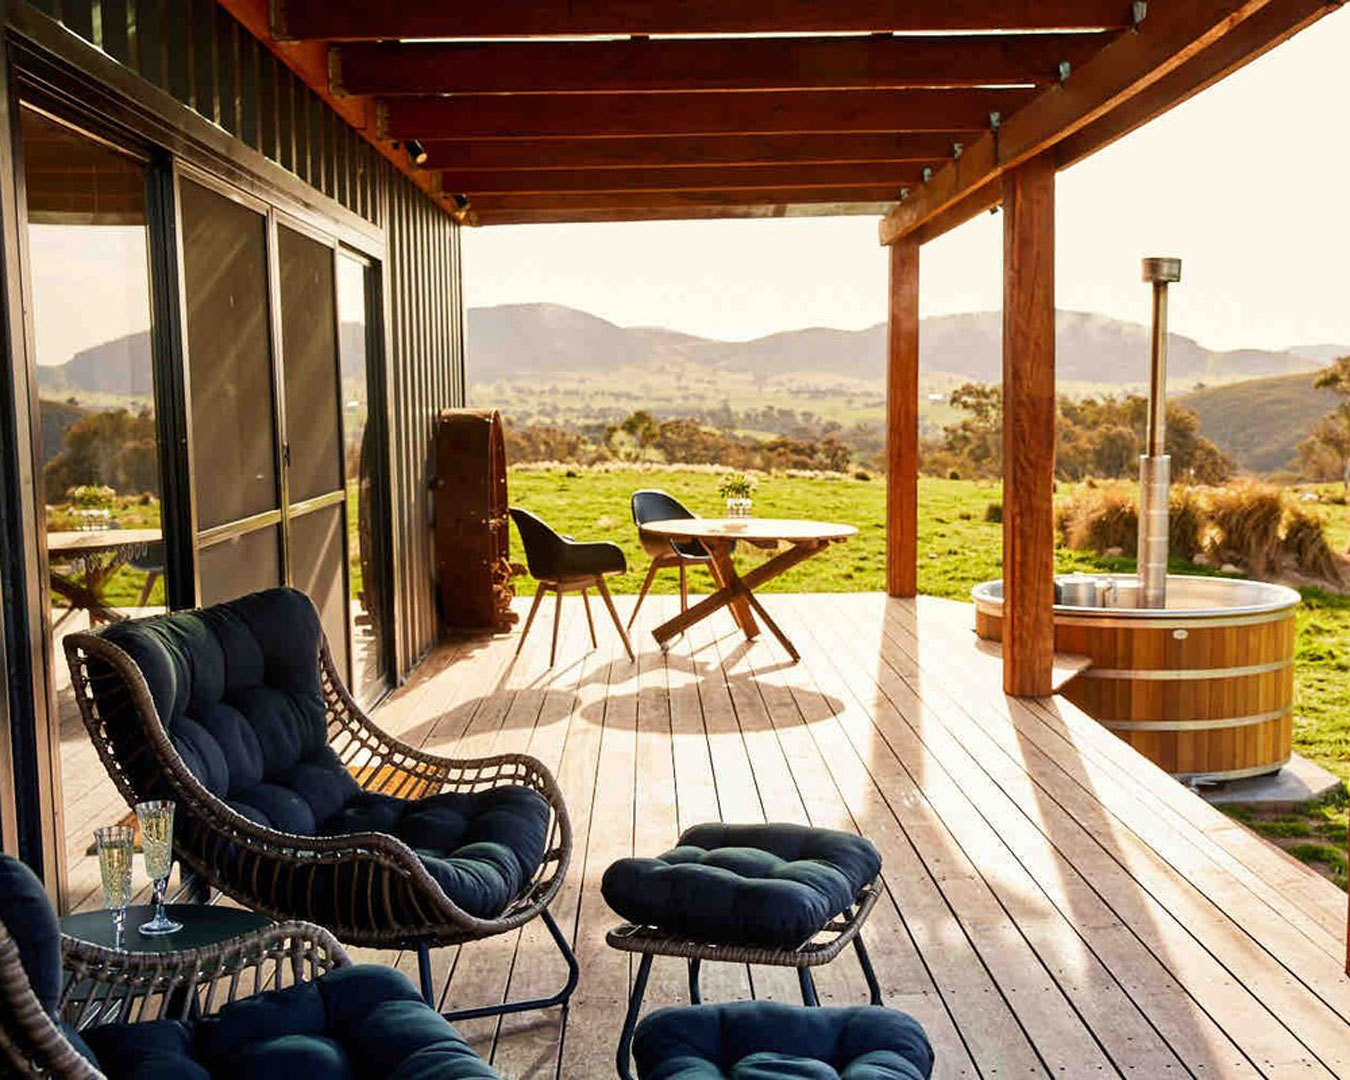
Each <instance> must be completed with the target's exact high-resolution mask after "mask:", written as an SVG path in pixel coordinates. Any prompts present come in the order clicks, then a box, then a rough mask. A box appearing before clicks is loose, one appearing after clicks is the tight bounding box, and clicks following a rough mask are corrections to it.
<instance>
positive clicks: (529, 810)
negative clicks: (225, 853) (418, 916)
mask: <svg viewBox="0 0 1350 1080" xmlns="http://www.w3.org/2000/svg"><path fill="white" fill-rule="evenodd" d="M549 820H550V811H549V805H548V800H547V799H545V798H544V797H543V796H542V795H540V794H539V793H538V792H537V791H534V790H532V789H531V788H525V787H519V786H508V787H500V788H493V789H490V790H487V791H476V792H464V793H460V792H445V793H444V794H441V795H433V796H430V797H428V798H425V799H418V800H415V801H409V800H407V799H395V798H392V797H390V796H388V795H379V794H375V793H369V794H362V795H358V796H357V797H356V798H354V799H352V800H351V801H350V802H348V803H347V805H346V806H345V807H344V808H343V809H342V810H340V811H338V812H337V813H336V814H334V815H333V816H332V817H330V818H328V820H326V821H325V822H324V823H323V826H322V831H323V832H324V833H327V834H330V835H331V834H340V833H354V832H382V833H390V834H392V835H394V836H397V837H398V838H399V839H401V840H402V841H403V842H404V843H406V844H407V845H408V846H409V847H410V848H412V849H413V851H415V852H416V853H417V855H418V856H419V857H420V858H421V860H422V863H423V865H424V866H426V868H427V870H428V871H429V872H430V873H431V876H432V877H434V878H435V879H436V882H437V884H438V885H440V887H441V888H442V889H443V890H444V892H445V894H446V895H447V896H448V897H450V899H452V900H453V901H454V902H455V903H456V904H457V905H459V907H461V908H463V909H464V910H465V911H467V912H468V913H469V914H470V915H474V916H476V917H478V918H480V919H490V918H494V917H495V916H497V915H500V914H501V912H502V911H503V909H505V907H506V906H507V905H508V904H509V903H510V902H511V901H512V900H513V899H515V897H516V896H518V895H519V893H520V891H521V889H523V888H524V887H525V885H527V884H528V883H529V881H530V880H531V879H532V878H533V877H534V872H535V871H536V870H537V869H538V868H539V864H540V862H542V861H543V858H544V847H545V845H546V844H547V843H548V830H549Z"/></svg>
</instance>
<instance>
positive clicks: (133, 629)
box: [101, 589, 550, 918]
mask: <svg viewBox="0 0 1350 1080" xmlns="http://www.w3.org/2000/svg"><path fill="white" fill-rule="evenodd" d="M101 634H102V636H103V637H104V638H105V639H106V640H108V641H110V642H112V643H113V644H114V645H117V646H118V647H119V648H121V649H122V650H123V651H125V652H126V653H127V654H128V655H130V656H131V658H132V660H134V661H135V662H136V664H137V666H138V667H139V668H140V669H141V672H142V674H144V676H145V679H146V683H147V685H148V686H149V688H150V695H151V697H152V698H153V699H154V702H155V707H156V709H157V710H158V713H159V716H160V720H161V721H162V722H163V723H164V726H165V730H166V731H167V732H168V735H169V738H170V740H171V741H172V742H173V745H174V747H175V748H176V749H177V751H178V753H179V755H180V756H181V757H182V758H183V761H184V762H185V764H186V765H187V767H188V769H189V770H191V772H192V774H193V775H194V776H195V777H196V778H197V779H198V780H199V781H201V783H202V785H203V786H204V787H205V788H206V789H207V790H208V791H210V792H211V793H212V794H214V795H215V796H217V797H218V798H220V799H222V800H223V801H224V802H225V803H227V804H228V805H229V806H230V807H232V808H233V809H234V810H235V811H237V812H238V813H240V814H242V815H243V816H244V817H246V818H248V819H249V820H250V821H252V822H254V823H256V824H258V825H261V826H263V827H264V828H269V829H277V830H280V831H282V832H288V833H297V834H300V835H303V836H313V835H342V834H347V833H355V832H384V833H389V834H392V835H394V836H397V837H399V838H400V839H402V840H404V841H405V842H406V843H407V844H408V845H409V846H410V847H411V848H412V849H413V850H414V851H415V852H416V853H417V854H418V855H419V856H420V857H421V859H422V861H423V862H424V864H425V865H426V867H427V869H428V870H429V871H430V872H431V875H432V876H433V877H434V878H435V879H436V881H437V882H438V883H439V884H440V886H441V888H442V889H443V890H444V891H445V893H446V895H447V896H449V897H450V899H451V900H453V901H454V902H455V903H456V904H458V905H459V906H460V907H461V908H463V909H464V910H465V911H467V912H469V913H470V914H472V915H475V916H477V917H479V918H493V917H495V916H496V915H499V914H500V913H501V912H502V910H503V909H505V908H506V906H507V905H508V904H509V903H510V902H511V901H512V900H513V899H515V897H516V896H517V895H518V894H519V893H520V891H521V889H522V888H523V887H524V886H525V885H526V884H527V883H528V882H529V881H530V879H531V878H533V876H534V873H535V871H536V870H537V869H538V868H539V864H540V862H542V861H543V857H544V846H545V844H546V843H547V840H548V827H549V817H550V815H549V807H548V803H547V801H546V800H545V799H544V798H543V797H542V796H540V795H539V794H538V793H536V792H534V791H532V790H530V789H527V788H523V787H508V788H503V789H499V790H497V791H490V792H480V793H476V794H465V795H459V794H445V795H437V796H434V797H431V798H427V799H421V800H406V799H397V798H393V797H391V796H387V795H375V794H363V793H362V791H361V788H360V786H359V785H358V784H357V782H356V780H355V779H354V778H353V777H352V775H351V774H350V773H349V772H348V771H347V769H346V768H344V767H343V765H342V762H340V761H339V760H338V758H337V755H336V754H335V753H334V752H333V750H332V749H331V748H330V747H329V746H328V742H327V737H328V736H327V719H326V716H325V711H324V703H323V695H322V692H321V689H320V685H319V663H318V660H319V648H320V642H321V640H322V631H321V628H320V624H319V616H318V614H317V612H316V611H315V610H314V605H313V604H312V603H311V602H310V600H309V598H308V597H307V596H305V594H304V593H301V592H297V591H296V590H294V589H268V590H266V591H264V592H259V593H253V594H252V595H250V596H245V597H241V598H240V599H238V600H232V601H230V602H229V603H225V604H218V605H216V606H215V607H211V608H206V609H203V610H202V611H194V612H183V613H179V614H173V615H161V616H156V617H154V618H150V619H140V620H136V621H131V622H122V623H116V624H114V625H113V626H110V627H108V628H106V629H104V630H102V631H101Z"/></svg>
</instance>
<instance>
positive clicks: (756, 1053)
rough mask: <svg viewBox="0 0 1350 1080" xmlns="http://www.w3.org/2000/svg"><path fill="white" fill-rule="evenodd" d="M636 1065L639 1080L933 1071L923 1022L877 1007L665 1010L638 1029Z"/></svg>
mask: <svg viewBox="0 0 1350 1080" xmlns="http://www.w3.org/2000/svg"><path fill="white" fill-rule="evenodd" d="M633 1058H634V1060H635V1062H636V1063H637V1070H638V1077H639V1080H928V1077H929V1076H931V1075H932V1072H933V1048H932V1047H931V1046H930V1045H929V1043H928V1037H927V1036H926V1035H925V1034H924V1031H923V1028H922V1027H920V1026H919V1023H918V1021H916V1020H915V1019H914V1018H913V1017H911V1016H906V1015H905V1014H904V1013H901V1012H896V1011H895V1010H893V1009H883V1008H879V1007H877V1006H872V1005H863V1006H857V1007H855V1008H849V1009H824V1008H821V1009H808V1008H805V1007H803V1006H800V1005H786V1004H783V1003H781V1002H774V1001H733V1002H728V1003H726V1004H721V1005H698V1006H692V1007H684V1008H671V1009H658V1010H657V1011H656V1012H654V1013H652V1014H651V1015H650V1016H648V1017H647V1018H646V1019H645V1020H643V1021H642V1023H641V1024H640V1025H638V1029H637V1035H636V1036H635V1038H634V1040H633Z"/></svg>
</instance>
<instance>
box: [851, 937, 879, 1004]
mask: <svg viewBox="0 0 1350 1080" xmlns="http://www.w3.org/2000/svg"><path fill="white" fill-rule="evenodd" d="M853 951H854V952H856V953H857V954H858V964H859V965H860V966H861V967H862V972H863V978H864V979H866V980H867V993H868V995H869V996H870V997H871V1000H872V1004H873V1005H880V1004H881V983H879V982H878V981H877V973H876V971H875V970H874V969H873V968H872V958H871V957H870V956H868V955H867V946H866V945H864V944H863V939H862V934H861V933H859V934H857V935H855V936H854V938H853Z"/></svg>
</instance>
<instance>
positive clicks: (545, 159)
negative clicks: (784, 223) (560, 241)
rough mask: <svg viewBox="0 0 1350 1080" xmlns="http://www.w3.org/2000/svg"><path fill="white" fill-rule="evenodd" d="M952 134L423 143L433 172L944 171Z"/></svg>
mask: <svg viewBox="0 0 1350 1080" xmlns="http://www.w3.org/2000/svg"><path fill="white" fill-rule="evenodd" d="M955 141H959V140H954V139H953V137H952V136H949V135H941V134H936V135H935V134H902V135H872V134H861V135H837V134H832V133H825V134H807V135H695V136H676V137H661V136H639V137H636V138H631V139H483V140H474V139H442V140H436V139H423V140H422V143H423V146H425V148H426V151H427V155H428V157H427V168H428V169H438V168H439V169H492V170H506V169H628V168H632V167H643V166H662V167H690V168H694V167H699V166H708V165H791V164H802V165H806V164H821V165H826V164H832V163H840V162H888V161H909V162H919V163H921V164H928V165H933V166H938V165H941V164H942V163H943V162H945V161H946V160H948V159H949V158H951V156H952V154H953V153H954V142H955Z"/></svg>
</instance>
